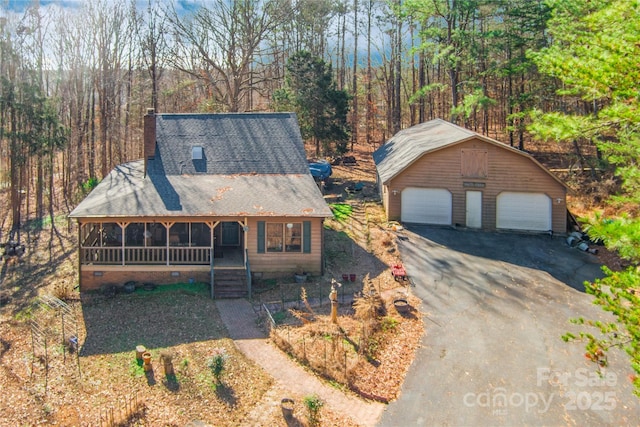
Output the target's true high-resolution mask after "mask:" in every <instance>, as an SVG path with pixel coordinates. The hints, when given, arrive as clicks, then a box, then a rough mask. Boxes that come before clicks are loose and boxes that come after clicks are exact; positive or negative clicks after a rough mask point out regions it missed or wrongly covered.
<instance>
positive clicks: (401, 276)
mask: <svg viewBox="0 0 640 427" xmlns="http://www.w3.org/2000/svg"><path fill="white" fill-rule="evenodd" d="M391 275H392V276H393V278H394V279H395V280H396V281H399V280H407V272H406V270H405V269H404V267H403V266H402V264H395V265H392V266H391Z"/></svg>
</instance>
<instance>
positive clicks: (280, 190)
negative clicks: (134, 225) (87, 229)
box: [69, 160, 332, 218]
mask: <svg viewBox="0 0 640 427" xmlns="http://www.w3.org/2000/svg"><path fill="white" fill-rule="evenodd" d="M331 215H332V213H331V210H330V209H329V207H328V206H327V204H326V203H325V201H324V198H323V197H322V195H321V194H320V190H319V189H318V186H317V185H316V183H315V181H314V180H313V178H312V177H311V175H310V174H309V173H307V174H299V175H298V174H287V175H254V174H250V175H187V174H184V175H167V176H162V175H154V176H149V175H148V176H147V177H145V176H144V164H143V162H142V161H141V160H138V161H135V162H130V163H125V164H122V165H119V166H117V167H116V168H115V169H114V170H112V171H111V173H109V175H107V177H106V178H105V179H103V180H102V182H100V184H99V185H98V186H97V187H96V188H95V189H94V190H93V191H92V192H91V193H90V194H89V195H88V196H87V197H86V198H85V199H84V200H83V201H82V202H81V203H80V204H79V205H78V206H77V207H76V208H75V209H74V210H73V212H71V214H70V215H69V216H70V217H72V218H83V217H130V216H134V217H135V216H176V217H181V216H296V217H299V216H308V217H327V216H331Z"/></svg>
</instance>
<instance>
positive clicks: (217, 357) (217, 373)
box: [207, 348, 229, 385]
mask: <svg viewBox="0 0 640 427" xmlns="http://www.w3.org/2000/svg"><path fill="white" fill-rule="evenodd" d="M228 358H229V356H228V355H227V352H226V350H225V349H224V348H215V349H214V350H213V354H212V355H211V357H210V358H209V360H208V361H207V366H209V369H211V373H212V374H213V378H214V379H215V381H216V385H220V384H221V378H222V374H223V373H224V370H225V368H226V365H227V359H228Z"/></svg>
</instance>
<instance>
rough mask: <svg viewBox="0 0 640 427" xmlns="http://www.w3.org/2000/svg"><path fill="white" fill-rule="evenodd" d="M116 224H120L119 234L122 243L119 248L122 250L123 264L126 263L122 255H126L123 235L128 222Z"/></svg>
mask: <svg viewBox="0 0 640 427" xmlns="http://www.w3.org/2000/svg"><path fill="white" fill-rule="evenodd" d="M118 225H119V226H120V234H121V236H120V239H121V240H122V242H121V243H122V244H121V247H122V248H121V251H122V265H123V266H124V265H126V263H125V262H124V257H125V255H126V250H125V247H124V237H125V232H124V229H125V228H127V226H128V225H129V223H128V222H119V223H118Z"/></svg>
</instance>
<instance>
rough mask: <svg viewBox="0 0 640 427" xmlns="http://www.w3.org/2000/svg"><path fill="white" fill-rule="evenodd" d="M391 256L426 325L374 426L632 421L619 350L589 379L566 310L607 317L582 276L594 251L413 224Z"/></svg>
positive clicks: (634, 408) (594, 267)
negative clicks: (569, 336) (566, 338)
mask: <svg viewBox="0 0 640 427" xmlns="http://www.w3.org/2000/svg"><path fill="white" fill-rule="evenodd" d="M400 253H401V254H402V259H403V262H404V264H405V267H406V269H407V272H408V274H409V276H410V277H411V279H412V282H413V285H414V287H413V291H414V293H415V294H416V295H417V296H418V297H420V298H421V299H422V301H423V303H422V307H421V309H422V311H423V314H424V318H425V329H426V333H425V336H424V337H423V340H422V347H421V348H420V349H419V350H418V352H417V355H416V359H415V361H414V363H413V365H412V366H411V368H410V371H409V373H408V375H407V377H406V381H405V383H404V385H403V388H402V393H401V396H400V398H399V399H398V400H397V401H395V402H393V403H391V404H390V405H389V406H388V407H387V409H386V411H385V413H384V415H383V417H382V419H381V421H380V423H379V426H383V427H387V426H486V425H496V426H512V425H518V426H524V425H532V426H538V425H545V426H555V425H558V426H560V425H562V426H567V425H576V426H591V425H598V426H602V425H615V426H623V425H637V423H638V419H640V406H639V400H638V398H636V397H635V396H634V395H633V393H632V386H631V383H630V381H629V379H628V375H629V374H630V373H631V368H630V366H629V361H628V358H627V356H626V355H625V354H622V353H621V352H617V351H612V352H611V354H610V358H609V362H610V366H609V367H608V368H607V369H606V371H605V372H604V375H603V376H602V377H601V376H598V374H597V373H596V372H595V366H594V365H593V364H592V363H589V362H588V361H586V359H585V358H584V356H583V354H584V346H583V344H581V343H565V342H563V341H562V340H561V338H560V337H561V335H563V334H564V333H565V332H567V331H572V332H574V333H575V332H577V331H579V330H580V329H578V328H577V327H576V326H575V325H573V324H571V323H570V322H569V319H571V318H575V317H580V316H582V317H585V318H590V319H603V320H610V318H609V317H607V315H606V314H604V313H603V312H602V311H601V310H600V308H599V307H597V306H595V305H593V304H592V303H591V301H592V297H591V296H590V295H588V294H585V293H584V286H583V282H584V281H585V280H593V279H594V278H595V277H599V276H601V271H600V266H599V264H598V263H597V258H596V257H595V256H593V255H591V254H588V253H585V252H580V251H578V250H576V249H572V248H569V247H568V246H567V245H566V244H565V243H564V239H563V238H559V237H555V238H552V237H550V236H539V235H515V234H502V233H484V232H474V231H468V230H464V231H461V230H454V229H444V228H431V227H423V226H414V227H410V228H409V229H407V230H406V232H405V234H404V236H403V239H402V240H400Z"/></svg>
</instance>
